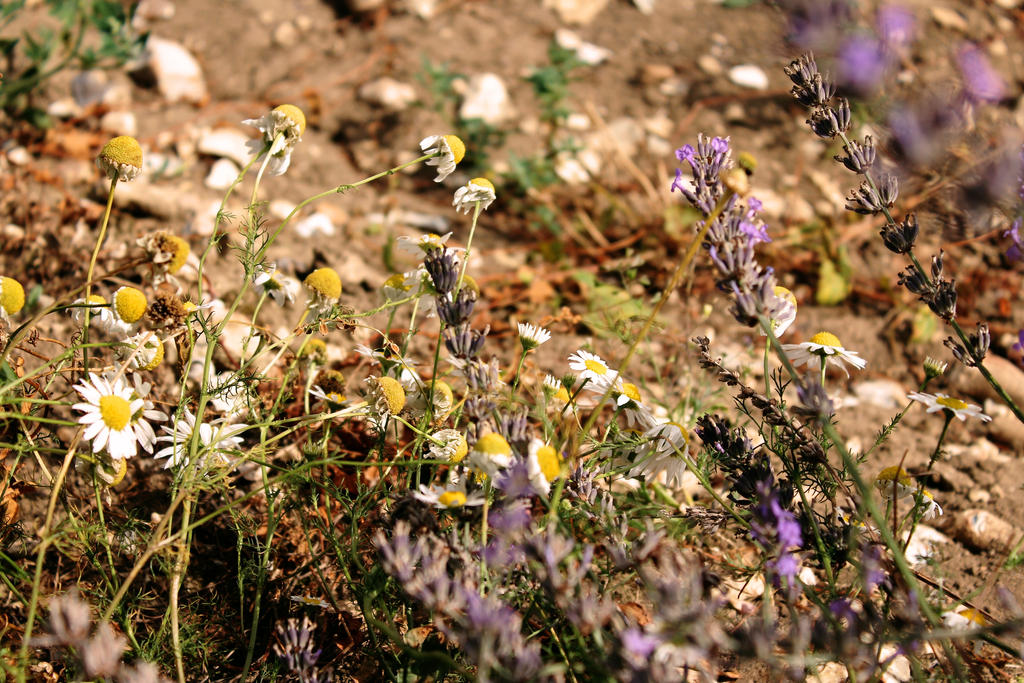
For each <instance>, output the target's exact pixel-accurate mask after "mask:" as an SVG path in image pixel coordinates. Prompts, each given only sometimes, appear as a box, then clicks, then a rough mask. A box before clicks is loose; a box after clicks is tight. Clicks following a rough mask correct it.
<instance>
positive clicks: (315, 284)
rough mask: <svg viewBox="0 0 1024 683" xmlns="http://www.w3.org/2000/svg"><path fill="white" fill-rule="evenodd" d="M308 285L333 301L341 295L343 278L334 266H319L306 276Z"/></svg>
mask: <svg viewBox="0 0 1024 683" xmlns="http://www.w3.org/2000/svg"><path fill="white" fill-rule="evenodd" d="M306 286H307V287H309V288H310V289H312V290H313V291H314V292H316V293H317V294H319V295H320V296H322V297H324V298H325V299H329V300H331V301H334V300H336V299H337V298H338V297H339V296H341V278H340V277H338V273H337V271H335V270H334V269H333V268H317V269H316V270H314V271H313V272H312V273H310V274H309V275H307V276H306Z"/></svg>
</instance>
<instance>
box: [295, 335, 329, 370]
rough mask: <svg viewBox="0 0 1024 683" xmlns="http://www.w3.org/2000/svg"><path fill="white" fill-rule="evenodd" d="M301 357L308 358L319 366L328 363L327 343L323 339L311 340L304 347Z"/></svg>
mask: <svg viewBox="0 0 1024 683" xmlns="http://www.w3.org/2000/svg"><path fill="white" fill-rule="evenodd" d="M299 357H300V358H306V359H308V360H309V361H310V362H312V363H316V364H317V365H323V364H324V363H326V362H327V342H325V341H324V340H323V339H310V340H309V341H307V342H306V345H305V346H304V347H302V353H301V354H300V355H299Z"/></svg>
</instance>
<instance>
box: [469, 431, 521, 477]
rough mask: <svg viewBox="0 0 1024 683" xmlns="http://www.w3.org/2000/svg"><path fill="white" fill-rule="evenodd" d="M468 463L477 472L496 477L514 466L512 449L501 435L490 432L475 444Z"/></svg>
mask: <svg viewBox="0 0 1024 683" xmlns="http://www.w3.org/2000/svg"><path fill="white" fill-rule="evenodd" d="M468 463H469V466H470V467H472V468H473V469H474V470H476V471H477V472H480V473H481V474H485V475H487V476H488V477H494V475H496V474H498V472H500V471H501V470H503V469H505V468H506V467H508V466H509V465H510V464H512V447H511V446H509V445H508V441H506V440H505V437H503V436H502V435H501V434H499V433H497V432H488V433H487V434H484V435H483V436H481V437H480V438H479V439H477V440H476V443H475V444H473V450H472V451H470V453H469V459H468Z"/></svg>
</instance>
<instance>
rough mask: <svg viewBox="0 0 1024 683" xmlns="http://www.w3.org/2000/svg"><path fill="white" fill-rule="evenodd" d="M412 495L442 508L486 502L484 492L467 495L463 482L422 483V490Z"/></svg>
mask: <svg viewBox="0 0 1024 683" xmlns="http://www.w3.org/2000/svg"><path fill="white" fill-rule="evenodd" d="M412 495H413V497H414V498H416V500H421V501H423V502H424V503H427V504H429V505H433V506H434V507H437V508H440V509H442V510H450V509H452V508H461V507H472V506H475V505H483V504H484V496H483V494H482V493H480V492H479V491H474V492H473V493H471V494H469V495H468V496H467V495H466V487H465V485H463V484H447V485H438V484H434V485H431V486H427V485H426V484H420V490H419V491H418V492H417V493H414V494H412Z"/></svg>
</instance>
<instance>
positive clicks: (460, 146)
mask: <svg viewBox="0 0 1024 683" xmlns="http://www.w3.org/2000/svg"><path fill="white" fill-rule="evenodd" d="M444 141H445V142H447V143H448V147H450V148H451V150H452V157H454V159H455V163H457V164H459V163H462V160H463V158H465V156H466V143H464V142H463V141H462V139H461V138H459V136H458V135H445V136H444Z"/></svg>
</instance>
